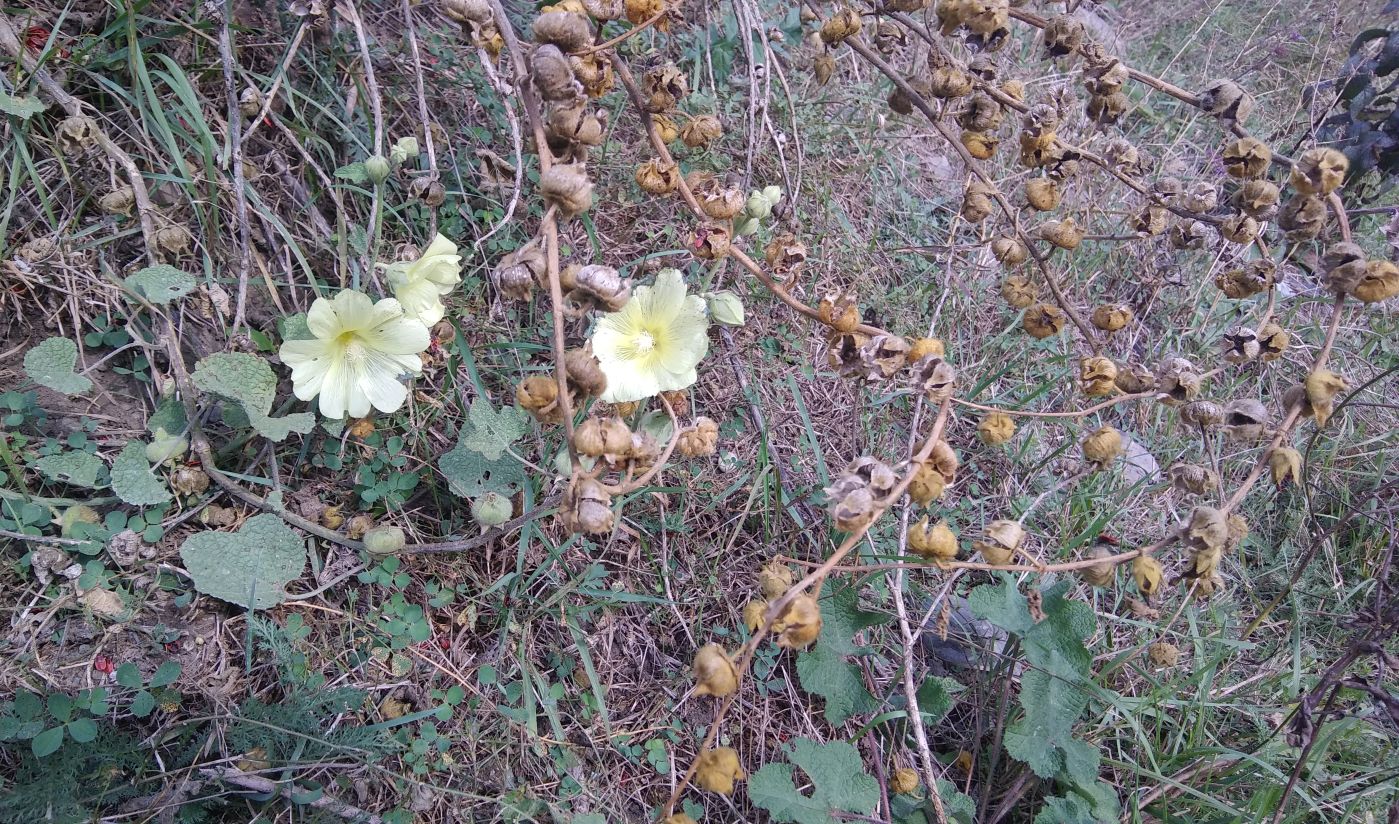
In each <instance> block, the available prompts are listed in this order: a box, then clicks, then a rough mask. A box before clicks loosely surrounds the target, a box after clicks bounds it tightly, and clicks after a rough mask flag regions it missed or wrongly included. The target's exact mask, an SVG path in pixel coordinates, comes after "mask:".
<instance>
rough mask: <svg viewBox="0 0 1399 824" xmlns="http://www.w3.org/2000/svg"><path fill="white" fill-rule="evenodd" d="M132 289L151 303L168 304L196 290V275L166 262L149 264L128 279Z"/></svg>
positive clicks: (127, 281)
mask: <svg viewBox="0 0 1399 824" xmlns="http://www.w3.org/2000/svg"><path fill="white" fill-rule="evenodd" d="M126 285H127V286H128V287H130V288H131V290H132V291H134V292H136V293H138V294H141V295H144V296H145V298H146V299H147V300H149V301H150V302H151V303H159V304H161V305H164V304H167V303H169V302H170V301H172V300H176V299H178V298H182V297H184V296H185V295H188V294H189V293H190V292H193V291H194V287H195V282H194V275H191V274H190V273H189V272H184V271H181V270H179V269H176V268H175V267H174V266H171V265H169V264H166V263H161V264H158V265H156V266H147V267H146V268H144V269H141V270H139V271H137V272H135V273H133V274H132V275H131V276H130V277H128V278H127V279H126Z"/></svg>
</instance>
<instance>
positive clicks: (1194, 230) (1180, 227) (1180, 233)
mask: <svg viewBox="0 0 1399 824" xmlns="http://www.w3.org/2000/svg"><path fill="white" fill-rule="evenodd" d="M1207 237H1209V227H1208V226H1206V225H1205V224H1204V223H1203V222H1201V221H1198V220H1178V221H1176V222H1175V223H1173V224H1171V228H1170V230H1169V231H1167V233H1166V238H1167V240H1168V241H1170V244H1171V248H1173V249H1201V248H1204V245H1205V239H1206V238H1207Z"/></svg>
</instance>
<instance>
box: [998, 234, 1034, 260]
mask: <svg viewBox="0 0 1399 824" xmlns="http://www.w3.org/2000/svg"><path fill="white" fill-rule="evenodd" d="M991 254H992V255H993V256H994V257H995V258H996V260H998V261H1000V262H1001V264H1002V265H1003V266H1019V265H1020V264H1022V263H1024V262H1025V261H1026V260H1028V259H1029V258H1030V250H1029V249H1027V248H1026V247H1025V244H1023V243H1021V242H1020V241H1019V240H1016V239H1015V238H1013V237H1006V236H1005V235H998V236H997V237H996V238H995V239H994V240H992V241H991Z"/></svg>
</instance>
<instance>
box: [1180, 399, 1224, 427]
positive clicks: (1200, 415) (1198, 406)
mask: <svg viewBox="0 0 1399 824" xmlns="http://www.w3.org/2000/svg"><path fill="white" fill-rule="evenodd" d="M1180 420H1181V422H1182V423H1184V424H1186V425H1188V426H1193V427H1196V428H1199V429H1209V428H1210V427H1214V426H1219V425H1220V424H1222V423H1224V407H1222V406H1220V405H1219V404H1217V403H1214V402H1213V401H1191V402H1190V403H1187V404H1186V405H1185V406H1183V407H1181V410H1180Z"/></svg>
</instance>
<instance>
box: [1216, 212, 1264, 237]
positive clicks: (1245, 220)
mask: <svg viewBox="0 0 1399 824" xmlns="http://www.w3.org/2000/svg"><path fill="white" fill-rule="evenodd" d="M1216 228H1218V229H1219V236H1220V237H1222V238H1224V239H1225V240H1227V241H1229V242H1230V243H1252V242H1253V241H1254V240H1255V239H1256V238H1257V237H1258V221H1256V220H1254V219H1253V218H1251V217H1249V216H1248V215H1246V214H1244V213H1243V212H1239V213H1237V214H1232V215H1229V216H1228V217H1226V218H1224V220H1222V221H1220V223H1219V226H1218V227H1216Z"/></svg>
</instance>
